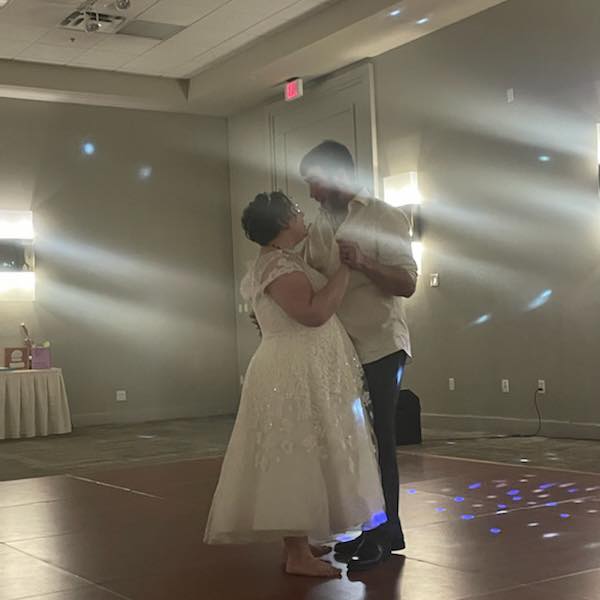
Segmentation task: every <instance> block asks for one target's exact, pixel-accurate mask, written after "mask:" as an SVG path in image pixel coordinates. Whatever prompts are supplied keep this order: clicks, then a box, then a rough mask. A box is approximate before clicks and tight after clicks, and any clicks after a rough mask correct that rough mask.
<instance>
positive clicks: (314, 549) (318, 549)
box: [310, 544, 331, 558]
mask: <svg viewBox="0 0 600 600" xmlns="http://www.w3.org/2000/svg"><path fill="white" fill-rule="evenodd" d="M330 552H331V547H330V546H313V545H312V544H310V553H311V554H312V555H313V556H314V557H315V558H320V557H321V556H325V555H326V554H329V553H330Z"/></svg>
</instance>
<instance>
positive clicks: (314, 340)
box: [205, 251, 385, 543]
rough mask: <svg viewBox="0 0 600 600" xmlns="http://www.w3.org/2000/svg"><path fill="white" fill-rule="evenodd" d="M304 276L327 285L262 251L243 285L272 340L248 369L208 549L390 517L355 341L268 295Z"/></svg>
mask: <svg viewBox="0 0 600 600" xmlns="http://www.w3.org/2000/svg"><path fill="white" fill-rule="evenodd" d="M294 271H301V272H304V273H305V274H306V275H307V277H308V278H309V280H310V282H311V283H312V285H313V287H314V288H315V289H320V288H321V287H322V286H323V285H325V283H326V280H325V278H324V277H323V276H322V275H321V274H320V273H318V272H317V271H315V270H313V269H311V268H310V267H309V266H308V265H307V264H306V263H305V262H304V261H303V260H302V259H301V258H300V257H299V256H298V255H295V254H293V253H291V252H285V251H273V252H271V253H268V254H263V255H260V256H259V257H258V258H257V259H256V261H255V262H254V263H253V265H252V266H251V268H250V271H249V273H248V275H247V276H246V278H245V279H244V281H243V283H242V293H243V295H244V296H245V297H246V298H248V299H249V301H250V302H251V303H252V307H253V310H254V312H255V314H256V317H257V320H258V322H259V324H260V327H261V331H262V340H261V343H260V346H259V347H258V349H257V351H256V353H255V355H254V357H253V358H252V360H251V362H250V365H249V367H248V370H247V372H246V378H245V383H244V386H243V390H242V398H241V402H240V407H239V411H238V415H237V419H236V422H235V426H234V429H233V433H232V436H231V440H230V442H229V446H228V448H227V453H226V455H225V459H224V462H223V467H222V471H221V477H220V480H219V483H218V486H217V489H216V492H215V495H214V498H213V504H212V508H211V511H210V515H209V518H208V524H207V527H206V533H205V541H206V542H207V543H247V542H259V541H271V540H275V539H279V538H281V537H283V536H301V535H307V536H309V537H311V538H312V539H315V540H328V539H332V538H333V537H334V536H335V535H336V534H340V533H343V532H346V531H348V530H351V529H360V528H361V526H362V525H365V524H366V526H365V528H369V527H373V526H375V525H377V524H379V523H381V522H382V521H385V513H384V508H383V507H384V500H383V495H382V492H381V483H380V476H379V470H378V466H377V460H376V451H375V449H374V446H373V443H372V438H371V431H370V425H369V422H368V420H367V416H366V413H365V410H364V405H363V402H364V400H365V397H364V392H363V380H362V370H361V367H360V364H359V362H358V358H357V356H356V354H355V351H354V347H353V346H352V343H351V342H350V339H349V338H348V335H347V334H346V332H345V330H344V329H343V327H342V325H341V323H340V322H339V320H338V319H337V317H333V318H331V319H330V320H329V321H328V322H327V323H325V324H324V325H322V326H321V327H316V328H315V327H312V328H311V327H305V326H303V325H301V324H300V323H298V322H296V321H294V320H293V319H291V318H290V317H288V315H287V314H286V313H285V312H284V311H283V309H282V308H281V307H280V306H279V305H278V304H277V303H276V302H275V301H274V300H273V299H272V298H271V297H270V296H269V295H268V294H265V288H266V287H267V286H268V285H269V284H270V283H272V282H273V281H274V280H275V279H276V278H277V277H280V276H281V275H284V274H286V273H292V272H294ZM365 310H368V307H365Z"/></svg>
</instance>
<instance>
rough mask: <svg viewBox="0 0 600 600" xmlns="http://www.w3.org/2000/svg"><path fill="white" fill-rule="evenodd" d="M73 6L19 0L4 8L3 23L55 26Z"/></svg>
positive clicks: (37, 0)
mask: <svg viewBox="0 0 600 600" xmlns="http://www.w3.org/2000/svg"><path fill="white" fill-rule="evenodd" d="M71 12H73V6H72V5H69V4H59V3H57V2H43V1H40V0H17V2H11V3H10V4H9V5H8V6H7V7H6V8H3V9H2V22H3V23H17V24H19V25H27V26H29V27H46V28H50V27H54V26H56V25H58V24H59V23H60V22H61V21H62V20H63V19H64V18H65V17H66V16H67V15H68V14H69V13H71Z"/></svg>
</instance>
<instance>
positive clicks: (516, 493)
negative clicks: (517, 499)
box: [506, 490, 520, 496]
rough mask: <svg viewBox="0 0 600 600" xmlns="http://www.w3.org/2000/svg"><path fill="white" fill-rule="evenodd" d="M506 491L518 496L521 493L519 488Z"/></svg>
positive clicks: (508, 493)
mask: <svg viewBox="0 0 600 600" xmlns="http://www.w3.org/2000/svg"><path fill="white" fill-rule="evenodd" d="M506 493H507V495H509V496H518V495H519V494H520V492H519V490H508V492H506Z"/></svg>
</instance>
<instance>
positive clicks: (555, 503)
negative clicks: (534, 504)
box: [546, 502, 558, 506]
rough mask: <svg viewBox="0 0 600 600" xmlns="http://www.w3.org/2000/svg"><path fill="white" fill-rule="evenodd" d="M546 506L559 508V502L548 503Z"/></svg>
mask: <svg viewBox="0 0 600 600" xmlns="http://www.w3.org/2000/svg"><path fill="white" fill-rule="evenodd" d="M546 506H558V502H546Z"/></svg>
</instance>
